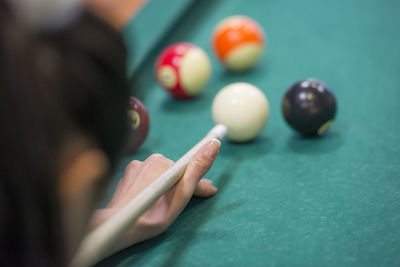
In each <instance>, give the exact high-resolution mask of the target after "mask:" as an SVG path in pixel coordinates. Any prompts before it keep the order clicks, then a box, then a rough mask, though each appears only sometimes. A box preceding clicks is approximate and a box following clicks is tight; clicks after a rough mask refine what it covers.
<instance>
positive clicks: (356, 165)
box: [100, 0, 400, 267]
mask: <svg viewBox="0 0 400 267" xmlns="http://www.w3.org/2000/svg"><path fill="white" fill-rule="evenodd" d="M399 11H400V2H399V1H394V0H393V1H389V0H387V1H379V0H364V1H361V0H355V1H348V0H335V1H333V0H331V1H319V0H304V1H295V0H281V1H278V0H270V1H263V0H252V1H245V0H229V1H228V0H226V1H224V0H214V1H206V0H203V1H198V2H197V3H195V4H194V5H193V6H192V7H191V9H190V11H189V12H187V13H186V15H185V16H184V17H182V18H181V20H180V21H179V23H177V24H176V25H175V26H174V29H173V30H172V31H171V32H169V33H168V35H167V36H165V37H166V38H165V39H163V40H162V43H160V44H159V45H158V46H157V48H156V49H155V52H154V53H153V54H152V55H151V56H150V57H147V58H146V61H145V63H144V64H143V65H142V66H141V68H140V70H139V72H138V73H136V74H135V75H134V77H133V86H134V87H135V88H136V90H137V91H136V95H139V96H140V97H141V98H142V99H143V100H144V103H145V104H146V106H147V108H148V110H149V113H150V117H151V131H150V135H149V137H148V139H147V141H146V142H145V143H144V145H143V146H142V148H141V149H140V150H139V151H138V153H137V154H136V155H132V156H130V157H129V158H127V159H125V160H124V162H123V164H122V165H121V169H120V172H119V173H118V174H117V175H116V176H115V180H114V186H115V184H116V183H117V181H118V179H119V178H120V177H122V175H123V170H124V167H125V165H126V163H128V162H129V161H130V160H132V159H139V160H144V159H145V158H146V157H148V156H149V155H150V154H151V153H156V152H157V153H162V154H164V155H166V156H167V157H169V158H171V159H173V160H176V159H178V158H179V157H180V156H181V155H183V154H184V153H185V151H187V150H188V149H189V148H190V147H191V146H192V145H194V144H195V143H196V142H197V141H198V140H200V138H202V137H203V136H204V135H205V134H206V133H207V131H208V130H209V129H211V127H212V126H213V123H212V120H211V114H210V113H211V112H210V107H211V102H212V99H213V97H214V96H215V94H216V93H217V92H218V90H219V89H220V88H222V87H223V86H225V85H227V84H229V83H232V82H238V81H245V82H250V83H252V84H254V85H256V86H258V87H259V88H260V89H261V90H262V91H264V93H265V94H266V95H267V97H268V99H269V102H270V106H271V114H270V117H269V121H268V125H267V127H266V128H265V129H264V131H263V132H262V133H261V135H260V136H259V137H258V138H257V139H256V140H255V141H254V142H252V143H250V144H241V145H240V144H232V143H229V142H227V141H224V142H223V144H222V148H221V152H220V156H219V157H218V159H217V160H216V162H215V164H214V166H213V167H212V169H211V171H210V172H209V173H208V174H207V177H208V178H211V179H212V180H213V181H214V183H215V184H216V185H217V186H218V188H219V191H218V193H217V195H216V196H215V197H213V198H211V199H207V200H201V199H193V200H192V201H191V202H190V204H189V206H188V208H187V209H186V210H185V211H184V212H183V214H182V215H181V216H180V217H179V218H178V219H177V220H176V222H175V223H174V224H173V225H172V226H171V227H170V228H169V229H168V230H167V231H166V232H165V233H163V234H162V235H160V236H159V237H157V238H154V239H152V240H150V241H147V242H144V243H141V244H139V245H136V246H133V247H130V248H128V249H126V250H124V251H122V252H121V253H119V254H117V255H115V256H113V257H111V258H109V259H107V260H105V261H103V262H102V263H101V264H100V266H109V265H116V264H120V266H133V265H135V266H208V267H211V266H399V265H400V134H399V131H400V124H399V123H400V118H399V115H400V103H399V101H400V86H399V78H400V72H399V71H400V15H399ZM160 12H161V11H160ZM234 14H243V15H248V16H250V17H252V18H254V19H255V20H256V21H258V22H259V23H260V24H261V25H262V26H263V27H264V29H265V32H266V36H267V40H268V48H267V50H266V53H265V54H264V55H263V57H262V59H261V62H260V63H259V64H258V65H257V66H256V67H255V68H254V69H253V70H252V71H250V72H247V73H244V74H231V73H228V72H227V71H225V70H224V69H223V67H222V66H221V65H220V64H219V63H218V62H217V61H216V59H215V57H214V56H213V55H212V51H211V47H210V36H211V32H212V30H213V28H214V26H215V25H216V24H217V23H218V22H219V21H220V20H221V19H223V18H225V17H227V16H230V15H234ZM154 23H157V20H156V18H155V19H154ZM142 26H143V27H147V26H148V25H142ZM133 38H137V39H140V36H133ZM176 41H190V42H193V43H195V44H197V45H199V46H200V47H202V48H204V49H205V50H206V52H208V53H209V55H210V57H211V60H212V67H213V73H212V78H211V81H210V83H209V84H208V86H207V88H206V89H205V91H204V93H203V94H202V96H201V97H199V98H197V99H194V100H191V101H177V100H173V99H172V98H171V97H169V95H168V94H167V93H166V92H164V91H163V90H162V89H161V88H160V87H159V85H158V84H157V83H156V81H155V78H154V60H155V56H156V55H157V54H158V53H159V52H160V51H161V49H162V48H163V47H165V46H166V45H168V44H170V43H173V42H176ZM308 77H315V78H318V79H321V80H323V81H324V82H326V83H327V84H328V86H330V87H331V89H332V90H333V92H334V93H335V95H336V98H337V102H338V113H337V117H336V122H335V123H334V124H333V126H332V127H331V129H330V130H329V131H328V132H327V133H326V134H325V136H323V137H322V138H317V139H304V138H302V137H300V136H298V135H297V134H296V133H294V132H293V131H292V130H291V129H290V128H289V127H288V126H287V125H286V123H285V121H284V119H283V116H282V113H281V101H282V97H283V95H284V93H285V91H286V89H287V88H288V87H289V86H290V85H291V84H292V83H294V82H296V81H298V80H301V79H303V78H308ZM112 190H113V188H110V192H111V191H112Z"/></svg>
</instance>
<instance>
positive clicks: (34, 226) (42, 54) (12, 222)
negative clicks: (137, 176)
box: [0, 1, 129, 266]
mask: <svg viewBox="0 0 400 267" xmlns="http://www.w3.org/2000/svg"><path fill="white" fill-rule="evenodd" d="M125 59H126V51H125V48H124V45H123V42H122V39H121V37H120V36H119V34H118V33H117V32H115V31H114V30H113V29H112V28H110V27H109V26H108V25H106V24H105V23H103V22H102V21H101V20H99V19H97V18H96V17H94V16H92V15H91V14H90V13H88V12H83V13H82V14H81V16H80V17H79V18H78V19H77V20H76V21H75V22H73V23H72V24H70V25H68V26H67V27H65V28H63V29H59V30H57V31H53V32H45V33H43V32H42V33H39V32H32V31H31V30H29V29H28V28H27V27H26V26H25V25H24V24H23V23H22V22H20V21H18V19H16V18H15V17H14V15H13V13H12V12H11V10H10V9H9V8H8V7H7V5H6V4H5V1H1V2H0V125H1V131H0V152H1V157H0V265H1V266H4V265H12V266H22V265H29V266H61V265H65V264H66V263H65V259H64V255H63V250H64V248H63V233H62V229H61V220H60V214H59V203H58V199H57V175H58V173H57V168H56V165H57V157H58V156H59V152H60V149H61V146H62V145H63V144H65V143H66V141H67V139H68V136H70V134H71V133H76V132H77V133H79V134H82V135H85V136H87V137H89V138H91V139H92V140H93V141H94V142H95V143H96V144H97V145H98V146H99V147H100V148H101V149H103V150H104V151H105V153H106V154H107V155H108V156H109V159H110V162H111V165H112V166H115V164H116V162H117V160H118V158H119V156H120V155H121V153H122V147H123V145H124V143H125V139H126V133H127V129H128V128H127V113H126V110H127V106H128V101H129V98H128V95H129V92H128V82H127V79H126V69H125V63H126V62H125Z"/></svg>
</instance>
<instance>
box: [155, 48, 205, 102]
mask: <svg viewBox="0 0 400 267" xmlns="http://www.w3.org/2000/svg"><path fill="white" fill-rule="evenodd" d="M210 75H211V63H210V59H209V57H208V55H207V54H206V52H204V50H203V49H201V48H200V47H197V46H195V45H193V44H191V43H176V44H173V45H170V46H168V47H167V48H165V49H164V50H163V51H162V52H161V54H160V55H159V57H158V59H157V62H156V77H157V80H158V82H159V84H160V85H161V86H162V87H163V88H165V89H166V90H167V91H168V92H169V93H171V94H172V95H173V96H174V97H176V98H181V99H185V98H186V99H187V98H193V97H195V96H197V95H198V94H199V93H200V92H202V91H203V89H204V87H205V86H206V84H207V82H208V81H209V79H210Z"/></svg>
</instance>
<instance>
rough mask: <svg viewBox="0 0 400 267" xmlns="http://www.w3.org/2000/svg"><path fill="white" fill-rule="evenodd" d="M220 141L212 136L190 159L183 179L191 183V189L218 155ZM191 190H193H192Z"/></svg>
mask: <svg viewBox="0 0 400 267" xmlns="http://www.w3.org/2000/svg"><path fill="white" fill-rule="evenodd" d="M220 147H221V142H220V141H219V140H218V139H215V138H213V139H212V140H211V141H210V142H208V143H206V144H205V145H204V146H203V147H202V148H201V149H200V150H199V151H198V152H197V153H196V154H195V155H194V157H193V158H192V160H191V161H190V163H189V165H188V167H187V169H186V171H185V174H184V175H183V179H184V180H185V181H186V182H188V183H191V186H192V187H193V190H194V189H195V188H196V185H197V182H198V181H199V180H200V178H201V177H203V175H204V174H206V173H207V172H208V170H209V169H210V168H211V165H212V164H213V163H214V160H215V158H216V157H217V155H218V152H219V148H220ZM192 192H193V191H192Z"/></svg>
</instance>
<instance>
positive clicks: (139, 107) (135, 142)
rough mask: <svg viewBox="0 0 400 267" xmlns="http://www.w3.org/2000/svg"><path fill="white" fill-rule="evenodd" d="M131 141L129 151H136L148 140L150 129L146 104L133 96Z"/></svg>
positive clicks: (130, 117) (130, 111) (130, 123)
mask: <svg viewBox="0 0 400 267" xmlns="http://www.w3.org/2000/svg"><path fill="white" fill-rule="evenodd" d="M128 117H129V126H130V133H129V141H128V149H127V150H128V152H129V153H133V152H135V151H136V150H137V149H138V148H139V147H140V146H141V145H142V144H143V142H144V141H145V140H146V137H147V135H148V133H149V129H150V120H149V114H148V112H147V109H146V107H145V105H144V104H143V103H142V102H141V101H140V100H139V99H137V98H135V97H131V99H130V104H129V109H128Z"/></svg>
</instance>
